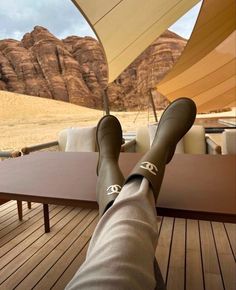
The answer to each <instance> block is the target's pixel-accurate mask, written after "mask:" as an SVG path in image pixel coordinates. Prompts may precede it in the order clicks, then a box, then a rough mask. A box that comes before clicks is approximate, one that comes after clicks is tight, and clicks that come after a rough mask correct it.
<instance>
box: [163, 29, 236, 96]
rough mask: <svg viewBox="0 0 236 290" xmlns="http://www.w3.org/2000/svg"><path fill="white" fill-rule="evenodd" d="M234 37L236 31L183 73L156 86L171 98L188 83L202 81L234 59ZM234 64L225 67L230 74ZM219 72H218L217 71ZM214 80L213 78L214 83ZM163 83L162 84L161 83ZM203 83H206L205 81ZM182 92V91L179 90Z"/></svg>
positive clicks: (235, 52)
mask: <svg viewBox="0 0 236 290" xmlns="http://www.w3.org/2000/svg"><path fill="white" fill-rule="evenodd" d="M235 39H236V32H233V33H232V34H231V35H230V36H229V37H228V38H227V39H226V40H225V41H224V42H222V43H221V44H220V45H219V46H218V47H216V48H215V49H214V50H213V51H211V52H210V53H209V54H208V55H207V56H206V57H204V58H203V59H201V60H200V61H199V62H198V63H197V65H193V66H190V68H189V69H187V70H185V71H184V73H182V74H179V75H178V76H176V77H174V78H172V79H171V80H169V81H166V82H164V83H163V82H161V83H160V84H159V85H158V87H159V88H160V87H161V90H163V91H165V95H167V96H168V97H170V99H172V98H171V95H172V93H173V92H176V91H178V90H179V91H180V90H181V88H182V89H184V88H185V87H186V86H188V85H190V86H191V85H194V83H195V82H196V81H198V80H200V81H202V82H203V81H204V78H205V77H209V75H210V74H214V73H215V72H216V71H217V70H218V71H219V70H221V68H222V67H224V66H225V64H228V63H230V62H232V61H233V60H235V58H236V50H235ZM233 68H234V66H232V65H231V66H229V67H228V66H227V67H225V69H224V70H225V71H226V70H227V69H229V73H230V74H231V75H234V74H235V71H234V69H233ZM218 73H219V72H218ZM215 81H216V80H214V83H215ZM162 83H163V84H162ZM205 83H207V82H206V81H205ZM207 85H209V84H207ZM181 93H182V92H181Z"/></svg>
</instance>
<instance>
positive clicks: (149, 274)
mask: <svg viewBox="0 0 236 290" xmlns="http://www.w3.org/2000/svg"><path fill="white" fill-rule="evenodd" d="M157 233H158V232H157V220H156V210H155V201H154V197H153V194H152V192H151V190H150V188H149V183H148V181H147V180H146V179H143V178H141V177H138V178H135V179H134V180H132V181H130V182H128V183H127V184H126V185H124V187H123V188H122V190H121V192H120V194H119V196H118V197H117V198H116V200H115V202H114V204H113V206H112V207H111V208H110V209H108V210H107V211H106V213H105V214H104V215H103V216H102V218H101V219H100V221H99V223H98V225H97V227H96V229H95V231H94V233H93V236H92V239H91V241H90V245H89V249H88V252H87V256H86V260H85V262H84V264H83V265H82V266H81V268H80V269H79V271H78V272H77V273H76V275H75V277H74V278H73V280H72V281H71V282H70V284H69V285H68V286H67V289H91V290H92V289H101V290H105V289H117V290H118V289H119V290H125V289H127V290H128V289H134V290H135V289H140V290H141V289H142V290H143V289H154V288H155V286H156V280H155V275H154V264H153V262H154V254H155V249H156V243H157Z"/></svg>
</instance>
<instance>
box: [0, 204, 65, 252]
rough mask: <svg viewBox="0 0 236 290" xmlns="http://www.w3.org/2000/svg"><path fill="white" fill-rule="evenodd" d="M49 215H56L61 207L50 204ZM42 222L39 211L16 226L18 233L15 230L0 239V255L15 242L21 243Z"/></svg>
mask: <svg viewBox="0 0 236 290" xmlns="http://www.w3.org/2000/svg"><path fill="white" fill-rule="evenodd" d="M51 208H52V210H51V217H53V216H54V215H56V214H57V213H58V212H60V210H62V209H63V208H61V207H56V206H55V205H53V206H51ZM42 224H43V218H42V212H41V213H39V216H37V218H36V219H31V220H29V221H28V223H24V224H22V226H21V225H20V226H19V227H18V229H20V233H18V234H16V232H11V233H9V234H7V235H5V236H4V238H2V239H1V240H0V247H1V248H0V257H2V256H3V255H5V254H6V253H7V252H8V251H10V250H11V249H12V248H13V247H15V246H16V245H17V244H19V243H21V242H22V241H23V240H24V239H26V238H27V237H28V236H30V235H32V233H33V232H34V231H35V230H36V229H37V228H40V227H41V225H42Z"/></svg>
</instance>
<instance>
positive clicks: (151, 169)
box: [140, 161, 158, 175]
mask: <svg viewBox="0 0 236 290" xmlns="http://www.w3.org/2000/svg"><path fill="white" fill-rule="evenodd" d="M140 167H141V168H143V169H146V170H147V171H149V172H150V173H151V174H153V175H157V172H158V169H157V167H156V166H155V165H154V164H152V163H151V162H148V161H144V162H142V163H141V165H140Z"/></svg>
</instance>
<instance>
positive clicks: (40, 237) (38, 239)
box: [0, 207, 79, 283]
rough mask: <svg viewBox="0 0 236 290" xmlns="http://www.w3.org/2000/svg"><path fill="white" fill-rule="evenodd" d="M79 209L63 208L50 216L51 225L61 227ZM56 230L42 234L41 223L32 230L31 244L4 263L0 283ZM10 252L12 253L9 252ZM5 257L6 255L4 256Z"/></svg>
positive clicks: (76, 213) (54, 233)
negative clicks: (52, 216)
mask: <svg viewBox="0 0 236 290" xmlns="http://www.w3.org/2000/svg"><path fill="white" fill-rule="evenodd" d="M78 213H79V210H78V209H77V210H73V211H72V210H71V208H70V207H67V208H64V209H63V210H62V211H61V212H60V214H59V215H56V216H55V217H54V218H52V220H51V222H52V225H53V226H54V225H56V224H58V223H60V226H61V228H63V226H65V225H66V224H67V223H68V222H70V221H71V219H73V218H74V216H76V215H78ZM57 233H58V231H52V233H50V234H49V235H44V232H43V225H42V227H41V229H40V230H38V231H36V232H34V234H33V235H32V236H31V237H30V238H31V241H30V242H31V244H29V245H28V247H23V248H21V252H20V253H19V255H17V256H16V257H15V258H14V259H13V260H11V261H10V259H9V258H8V260H9V263H6V264H5V267H4V268H3V269H2V270H1V272H0V273H1V275H0V283H3V282H4V281H5V280H7V279H8V278H11V275H12V274H14V272H16V271H17V270H18V269H19V268H20V267H21V266H22V265H23V264H24V263H25V262H26V261H28V260H29V259H30V258H31V257H32V256H33V255H34V254H35V253H36V252H37V251H39V250H40V248H41V247H43V246H44V245H45V244H46V243H47V242H48V241H49V240H50V239H52V237H54V236H55V235H56V234H57ZM11 254H12V253H11ZM5 259H6V257H5Z"/></svg>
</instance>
